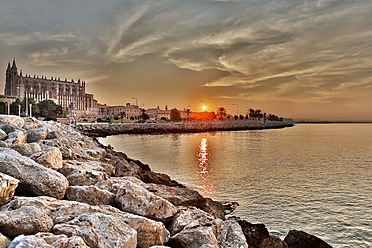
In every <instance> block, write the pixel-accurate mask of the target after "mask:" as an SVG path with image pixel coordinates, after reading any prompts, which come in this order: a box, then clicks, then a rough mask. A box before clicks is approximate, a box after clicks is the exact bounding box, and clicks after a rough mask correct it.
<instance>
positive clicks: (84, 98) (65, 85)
mask: <svg viewBox="0 0 372 248" xmlns="http://www.w3.org/2000/svg"><path fill="white" fill-rule="evenodd" d="M4 95H5V96H9V97H15V98H19V99H22V98H24V97H25V96H27V97H28V98H32V99H34V100H35V102H36V103H38V102H41V101H43V100H47V99H49V100H52V101H54V102H55V103H56V104H58V105H61V106H62V107H63V109H64V110H67V109H68V110H69V111H75V112H77V113H79V114H85V115H95V114H97V113H98V104H97V100H95V99H94V97H93V94H87V93H85V81H80V79H79V80H78V81H77V82H74V80H71V81H67V79H65V80H61V79H60V78H53V77H52V78H50V79H47V78H46V77H44V76H42V77H41V78H39V76H35V75H34V76H31V75H30V74H29V75H27V74H25V75H23V73H22V70H21V71H20V72H19V73H18V69H17V65H16V62H15V60H13V64H12V66H11V65H10V62H9V63H8V67H7V69H6V82H5V90H4Z"/></svg>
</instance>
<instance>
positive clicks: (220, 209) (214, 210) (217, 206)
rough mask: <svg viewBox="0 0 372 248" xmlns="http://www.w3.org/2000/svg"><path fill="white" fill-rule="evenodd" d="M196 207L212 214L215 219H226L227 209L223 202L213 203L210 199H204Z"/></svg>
mask: <svg viewBox="0 0 372 248" xmlns="http://www.w3.org/2000/svg"><path fill="white" fill-rule="evenodd" d="M196 207H198V208H200V209H202V210H203V211H205V212H207V213H209V214H211V215H212V216H214V217H215V218H218V219H222V220H224V219H225V214H226V212H225V208H224V206H223V205H222V203H221V202H217V201H213V200H212V199H210V198H203V199H202V200H201V201H198V204H197V205H196Z"/></svg>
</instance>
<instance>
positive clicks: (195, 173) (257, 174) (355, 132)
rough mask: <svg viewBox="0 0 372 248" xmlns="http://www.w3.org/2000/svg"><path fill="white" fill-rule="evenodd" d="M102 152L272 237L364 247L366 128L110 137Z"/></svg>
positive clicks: (368, 161)
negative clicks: (143, 167)
mask: <svg viewBox="0 0 372 248" xmlns="http://www.w3.org/2000/svg"><path fill="white" fill-rule="evenodd" d="M99 141H100V142H101V143H103V144H105V145H107V144H111V145H112V146H113V147H114V149H115V150H117V151H122V152H124V153H126V154H127V155H128V156H129V157H131V158H134V159H138V160H141V161H142V162H143V163H146V164H149V165H150V167H151V169H152V170H153V171H156V172H161V173H165V174H168V175H169V176H171V178H172V179H174V180H177V181H179V182H181V183H183V184H186V185H188V186H190V187H191V188H193V189H196V190H198V191H199V192H200V193H201V194H202V195H203V196H206V197H211V198H213V199H215V200H220V201H227V200H229V201H236V202H238V203H239V205H240V206H239V207H238V208H237V209H236V210H235V211H234V212H233V214H234V215H236V216H239V217H241V218H243V219H245V220H247V221H249V222H251V223H264V224H265V225H266V228H267V229H268V230H269V232H270V233H271V234H272V235H276V236H279V237H281V238H284V237H285V235H286V234H287V233H288V231H289V230H292V229H295V230H302V231H305V232H307V233H310V234H313V235H315V236H317V237H319V238H321V239H323V240H324V241H326V242H327V243H328V244H330V245H331V246H333V247H372V124H296V125H295V126H294V127H290V128H284V129H269V130H254V131H225V132H209V133H194V134H162V135H133V134H125V135H114V136H109V137H105V138H100V139H99Z"/></svg>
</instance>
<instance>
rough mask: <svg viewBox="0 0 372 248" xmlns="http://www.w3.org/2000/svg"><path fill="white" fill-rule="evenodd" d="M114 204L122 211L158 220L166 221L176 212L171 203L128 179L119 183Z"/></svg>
mask: <svg viewBox="0 0 372 248" xmlns="http://www.w3.org/2000/svg"><path fill="white" fill-rule="evenodd" d="M115 204H116V205H117V206H118V208H119V209H121V210H123V211H127V212H130V213H134V214H138V215H141V216H145V217H147V218H150V219H154V220H160V221H166V220H168V219H170V218H171V217H173V216H174V215H175V214H176V213H177V208H176V207H175V206H174V205H173V204H172V203H170V202H169V201H167V200H165V199H163V198H161V197H159V196H157V195H154V194H153V193H151V192H149V191H148V190H146V189H144V188H142V187H141V186H138V185H136V184H134V183H132V182H129V181H128V182H125V183H123V184H121V186H120V189H119V190H118V192H117V193H116V197H115Z"/></svg>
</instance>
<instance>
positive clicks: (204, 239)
mask: <svg viewBox="0 0 372 248" xmlns="http://www.w3.org/2000/svg"><path fill="white" fill-rule="evenodd" d="M166 245H169V246H171V247H187V248H199V247H201V246H202V245H209V247H214V248H217V247H218V241H217V239H216V226H214V225H212V226H198V227H195V228H186V229H184V230H182V231H181V232H179V233H177V234H176V235H173V236H171V237H170V239H169V242H168V243H167V244H166Z"/></svg>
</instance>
